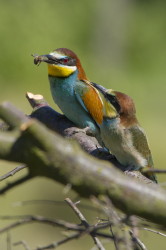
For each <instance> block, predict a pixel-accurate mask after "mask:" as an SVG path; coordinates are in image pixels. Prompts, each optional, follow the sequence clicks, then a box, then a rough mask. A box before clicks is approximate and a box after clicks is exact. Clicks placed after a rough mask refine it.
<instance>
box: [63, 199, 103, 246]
mask: <svg viewBox="0 0 166 250" xmlns="http://www.w3.org/2000/svg"><path fill="white" fill-rule="evenodd" d="M65 201H66V202H67V203H68V205H69V206H70V207H71V208H72V209H73V211H74V212H75V214H76V215H77V216H78V218H79V219H80V220H81V222H82V225H84V227H85V228H86V229H87V230H88V229H89V228H90V225H89V223H88V221H87V220H86V218H85V217H84V215H83V214H82V213H81V211H80V210H79V209H78V208H77V206H76V203H73V202H72V201H71V200H70V199H69V198H66V199H65ZM90 235H91V237H92V238H93V240H94V243H95V245H96V246H97V247H98V249H99V250H104V249H105V248H104V247H103V245H102V244H101V242H100V240H99V239H98V238H97V237H96V236H95V234H94V233H92V232H90Z"/></svg>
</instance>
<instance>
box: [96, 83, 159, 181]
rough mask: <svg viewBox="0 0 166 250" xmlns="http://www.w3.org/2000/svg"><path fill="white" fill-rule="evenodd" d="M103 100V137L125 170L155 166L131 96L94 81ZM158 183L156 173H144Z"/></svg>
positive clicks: (101, 129) (101, 127)
mask: <svg viewBox="0 0 166 250" xmlns="http://www.w3.org/2000/svg"><path fill="white" fill-rule="evenodd" d="M93 86H94V87H95V88H97V89H98V90H99V92H100V95H101V97H102V99H103V104H104V106H103V107H104V108H103V122H102V124H101V126H100V133H101V138H102V140H103V142H104V144H105V146H106V147H107V148H108V149H109V150H110V151H111V153H112V154H113V155H114V156H115V157H116V159H117V160H118V161H119V162H120V163H121V164H122V165H123V166H125V167H126V170H140V171H142V173H143V174H144V170H145V169H146V170H148V168H153V160H152V155H151V151H150V149H149V145H148V141H147V137H146V134H145V132H144V130H143V128H142V127H141V126H140V125H139V123H138V120H137V118H136V109H135V105H134V102H133V100H132V98H131V97H129V96H128V95H126V94H123V93H121V92H118V91H113V90H107V89H105V88H104V87H102V86H100V85H97V84H95V83H93ZM144 175H145V176H146V177H148V178H149V179H151V180H152V181H154V182H156V183H157V179H156V177H155V175H154V174H153V173H148V172H147V173H146V174H144Z"/></svg>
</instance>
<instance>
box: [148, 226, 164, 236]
mask: <svg viewBox="0 0 166 250" xmlns="http://www.w3.org/2000/svg"><path fill="white" fill-rule="evenodd" d="M143 230H146V231H149V232H152V233H155V234H159V235H161V236H164V237H166V234H163V233H161V232H159V231H156V230H153V229H150V228H146V227H144V228H143Z"/></svg>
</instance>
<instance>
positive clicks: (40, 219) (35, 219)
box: [0, 215, 112, 239]
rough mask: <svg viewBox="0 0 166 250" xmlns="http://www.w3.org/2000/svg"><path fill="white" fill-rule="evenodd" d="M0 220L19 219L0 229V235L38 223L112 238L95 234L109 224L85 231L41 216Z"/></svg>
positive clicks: (70, 224) (103, 235) (10, 217)
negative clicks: (22, 226)
mask: <svg viewBox="0 0 166 250" xmlns="http://www.w3.org/2000/svg"><path fill="white" fill-rule="evenodd" d="M0 219H3V220H11V219H19V221H17V222H14V223H11V224H10V225H8V226H6V227H4V228H1V229H0V233H4V232H6V231H8V230H10V229H13V228H15V227H18V226H21V225H24V224H27V223H31V222H39V223H45V224H48V225H50V226H57V227H61V228H64V229H66V230H72V231H78V232H82V233H84V232H85V233H89V232H91V233H94V232H95V234H96V235H97V236H100V237H104V238H107V239H112V237H111V236H110V235H109V234H106V233H102V232H97V230H100V229H105V228H107V227H109V223H108V222H107V223H100V224H98V225H94V226H91V228H90V229H89V231H88V232H87V231H85V229H84V227H82V226H80V225H77V224H73V223H70V222H67V221H63V220H55V219H49V218H45V217H43V216H33V215H29V216H26V217H25V216H0Z"/></svg>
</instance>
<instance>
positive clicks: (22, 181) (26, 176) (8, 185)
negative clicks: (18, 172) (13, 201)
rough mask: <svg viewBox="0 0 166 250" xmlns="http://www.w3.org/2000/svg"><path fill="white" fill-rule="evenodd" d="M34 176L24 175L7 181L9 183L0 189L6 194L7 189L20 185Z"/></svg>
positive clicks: (0, 192) (1, 192)
mask: <svg viewBox="0 0 166 250" xmlns="http://www.w3.org/2000/svg"><path fill="white" fill-rule="evenodd" d="M31 178H33V177H32V176H31V175H30V174H27V175H25V176H24V177H21V178H20V179H18V180H16V181H13V182H11V183H7V185H6V186H5V187H3V188H1V189H0V194H4V193H5V192H6V191H8V190H10V189H12V188H13V187H15V186H18V185H19V184H21V183H25V181H28V180H30V179H31Z"/></svg>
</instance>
